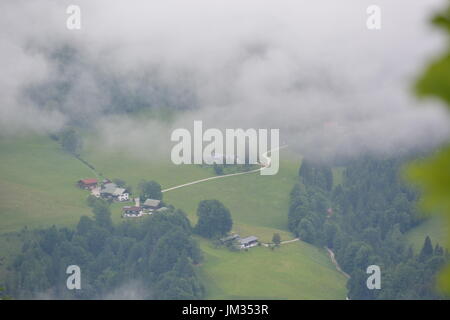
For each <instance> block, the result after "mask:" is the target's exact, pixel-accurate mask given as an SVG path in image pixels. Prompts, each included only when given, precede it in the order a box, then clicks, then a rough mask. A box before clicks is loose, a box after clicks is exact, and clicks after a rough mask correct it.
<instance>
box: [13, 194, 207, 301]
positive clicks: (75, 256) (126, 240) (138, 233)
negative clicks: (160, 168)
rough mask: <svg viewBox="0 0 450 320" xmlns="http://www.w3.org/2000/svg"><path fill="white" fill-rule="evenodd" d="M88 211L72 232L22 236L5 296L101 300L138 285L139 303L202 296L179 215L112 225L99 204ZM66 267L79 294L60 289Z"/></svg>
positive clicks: (185, 223) (195, 257)
mask: <svg viewBox="0 0 450 320" xmlns="http://www.w3.org/2000/svg"><path fill="white" fill-rule="evenodd" d="M91 206H92V211H93V214H94V215H93V217H88V216H83V217H81V218H80V221H79V223H78V224H77V226H76V228H75V229H68V228H56V227H54V226H53V227H51V228H48V229H43V230H35V231H23V232H22V239H23V241H24V244H23V247H22V252H21V254H20V255H19V256H18V257H17V258H16V259H15V261H14V265H13V268H12V269H13V270H14V273H13V275H12V277H10V278H9V280H8V282H7V283H6V289H7V293H8V294H9V295H11V296H13V297H15V298H35V297H43V296H42V295H44V294H45V295H47V296H50V297H52V298H60V299H92V298H104V297H106V296H107V295H108V294H109V293H111V292H113V291H117V290H119V291H120V288H121V287H122V286H123V285H126V284H128V283H133V281H138V282H139V283H141V284H142V286H143V287H144V289H145V290H144V292H143V293H141V294H142V295H143V296H141V298H144V299H201V298H203V297H204V289H203V285H202V284H201V282H200V281H199V278H198V277H197V273H196V270H195V265H197V264H198V263H200V262H201V260H202V254H201V251H200V249H199V248H198V246H197V244H196V242H195V241H194V239H193V238H192V227H191V225H190V223H189V220H188V219H187V217H186V216H185V214H184V213H183V212H182V211H180V210H175V209H174V208H170V209H169V210H168V211H166V212H165V213H164V214H160V215H157V214H155V215H152V216H149V217H144V218H142V219H138V220H133V221H130V220H128V221H126V222H122V223H120V224H119V225H114V224H113V223H112V221H111V212H110V210H109V206H108V204H107V203H106V202H105V201H103V200H100V199H98V200H96V201H93V202H91ZM69 265H78V266H79V267H80V269H81V290H68V289H67V288H66V279H67V276H68V275H67V274H66V273H65V271H66V268H67V266H69ZM127 290H128V291H129V290H132V289H130V288H128V289H127Z"/></svg>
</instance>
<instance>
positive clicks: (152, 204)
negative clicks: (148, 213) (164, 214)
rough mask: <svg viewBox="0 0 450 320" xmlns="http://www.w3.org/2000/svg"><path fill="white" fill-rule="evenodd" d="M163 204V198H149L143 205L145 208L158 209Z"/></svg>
mask: <svg viewBox="0 0 450 320" xmlns="http://www.w3.org/2000/svg"><path fill="white" fill-rule="evenodd" d="M160 205H161V200H155V199H147V200H145V202H144V204H143V205H142V206H143V207H144V208H145V209H149V210H156V209H158V208H159V206H160Z"/></svg>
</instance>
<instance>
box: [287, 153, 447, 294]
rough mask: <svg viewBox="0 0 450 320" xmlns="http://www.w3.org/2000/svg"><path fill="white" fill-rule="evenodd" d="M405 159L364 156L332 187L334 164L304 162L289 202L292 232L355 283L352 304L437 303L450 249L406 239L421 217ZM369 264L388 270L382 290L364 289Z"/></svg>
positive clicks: (350, 288)
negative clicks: (326, 253)
mask: <svg viewBox="0 0 450 320" xmlns="http://www.w3.org/2000/svg"><path fill="white" fill-rule="evenodd" d="M404 163H405V159H400V158H394V159H373V158H370V157H364V158H361V159H358V160H354V161H351V162H349V163H348V164H347V165H346V169H345V170H344V174H343V175H344V178H343V182H342V184H340V185H337V186H333V172H332V169H331V167H330V166H327V165H321V164H316V163H314V162H312V161H308V160H305V161H303V163H302V165H301V167H300V170H299V181H298V183H297V184H296V185H295V186H294V188H293V190H292V192H291V197H290V209H289V219H288V221H289V228H290V230H291V231H292V232H294V233H295V234H296V235H297V236H299V237H300V238H301V239H302V240H304V241H306V242H309V243H312V244H315V245H318V246H322V247H323V246H326V247H328V248H330V249H332V250H333V251H334V252H335V255H336V259H337V261H338V263H339V264H340V266H341V268H342V269H343V270H344V271H345V272H346V273H348V274H349V275H350V276H351V278H350V280H349V281H348V283H347V288H348V296H349V298H351V299H438V298H441V296H440V295H439V293H438V292H437V291H436V290H435V279H436V275H437V273H438V271H439V270H440V268H441V267H442V266H443V265H444V264H445V261H446V260H448V257H449V255H448V251H447V250H445V249H444V248H442V247H441V246H440V245H439V244H435V245H434V246H433V244H432V241H431V239H430V238H429V237H427V238H426V239H425V240H424V246H423V248H422V250H421V251H420V253H418V254H417V253H415V252H414V250H413V249H412V247H410V246H408V245H407V243H406V240H405V237H404V233H405V232H406V231H408V230H410V229H411V228H413V227H415V226H417V225H418V224H419V223H420V222H421V221H422V220H423V218H422V217H421V215H420V214H419V212H418V210H417V209H416V208H417V206H416V205H417V201H418V198H419V195H418V193H417V192H416V191H415V190H413V189H411V188H409V187H408V186H407V185H406V184H404V183H403V181H402V179H401V178H400V177H399V171H400V168H401V166H402V165H403V164H404ZM369 265H378V266H380V268H381V270H382V279H383V280H382V288H381V289H380V290H369V289H368V288H367V285H366V280H367V278H368V276H369V275H368V274H367V273H366V269H367V267H368V266H369Z"/></svg>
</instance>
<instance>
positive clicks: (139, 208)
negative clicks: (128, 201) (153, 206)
mask: <svg viewBox="0 0 450 320" xmlns="http://www.w3.org/2000/svg"><path fill="white" fill-rule="evenodd" d="M141 210H142V208H141V207H136V206H131V207H129V206H126V207H123V208H122V211H141Z"/></svg>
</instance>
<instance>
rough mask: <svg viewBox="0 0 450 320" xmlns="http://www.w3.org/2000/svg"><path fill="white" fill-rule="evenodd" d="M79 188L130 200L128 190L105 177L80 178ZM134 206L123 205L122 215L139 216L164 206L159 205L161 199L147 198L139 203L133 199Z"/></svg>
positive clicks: (120, 199)
mask: <svg viewBox="0 0 450 320" xmlns="http://www.w3.org/2000/svg"><path fill="white" fill-rule="evenodd" d="M78 186H79V187H80V188H81V189H84V190H89V191H90V192H91V194H92V195H93V196H95V197H97V198H102V199H107V200H112V201H117V202H125V201H130V200H131V198H130V192H129V191H128V190H127V189H126V188H120V187H118V186H117V184H115V183H113V182H111V181H110V180H109V179H105V180H103V181H102V182H100V183H99V182H98V180H97V179H82V180H79V181H78ZM134 201H135V205H134V206H124V207H123V208H122V217H140V216H142V215H146V214H153V213H155V212H162V211H164V210H166V209H167V208H166V207H163V206H161V200H155V199H147V200H145V201H144V203H142V205H141V204H140V199H139V198H136V199H134Z"/></svg>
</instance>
